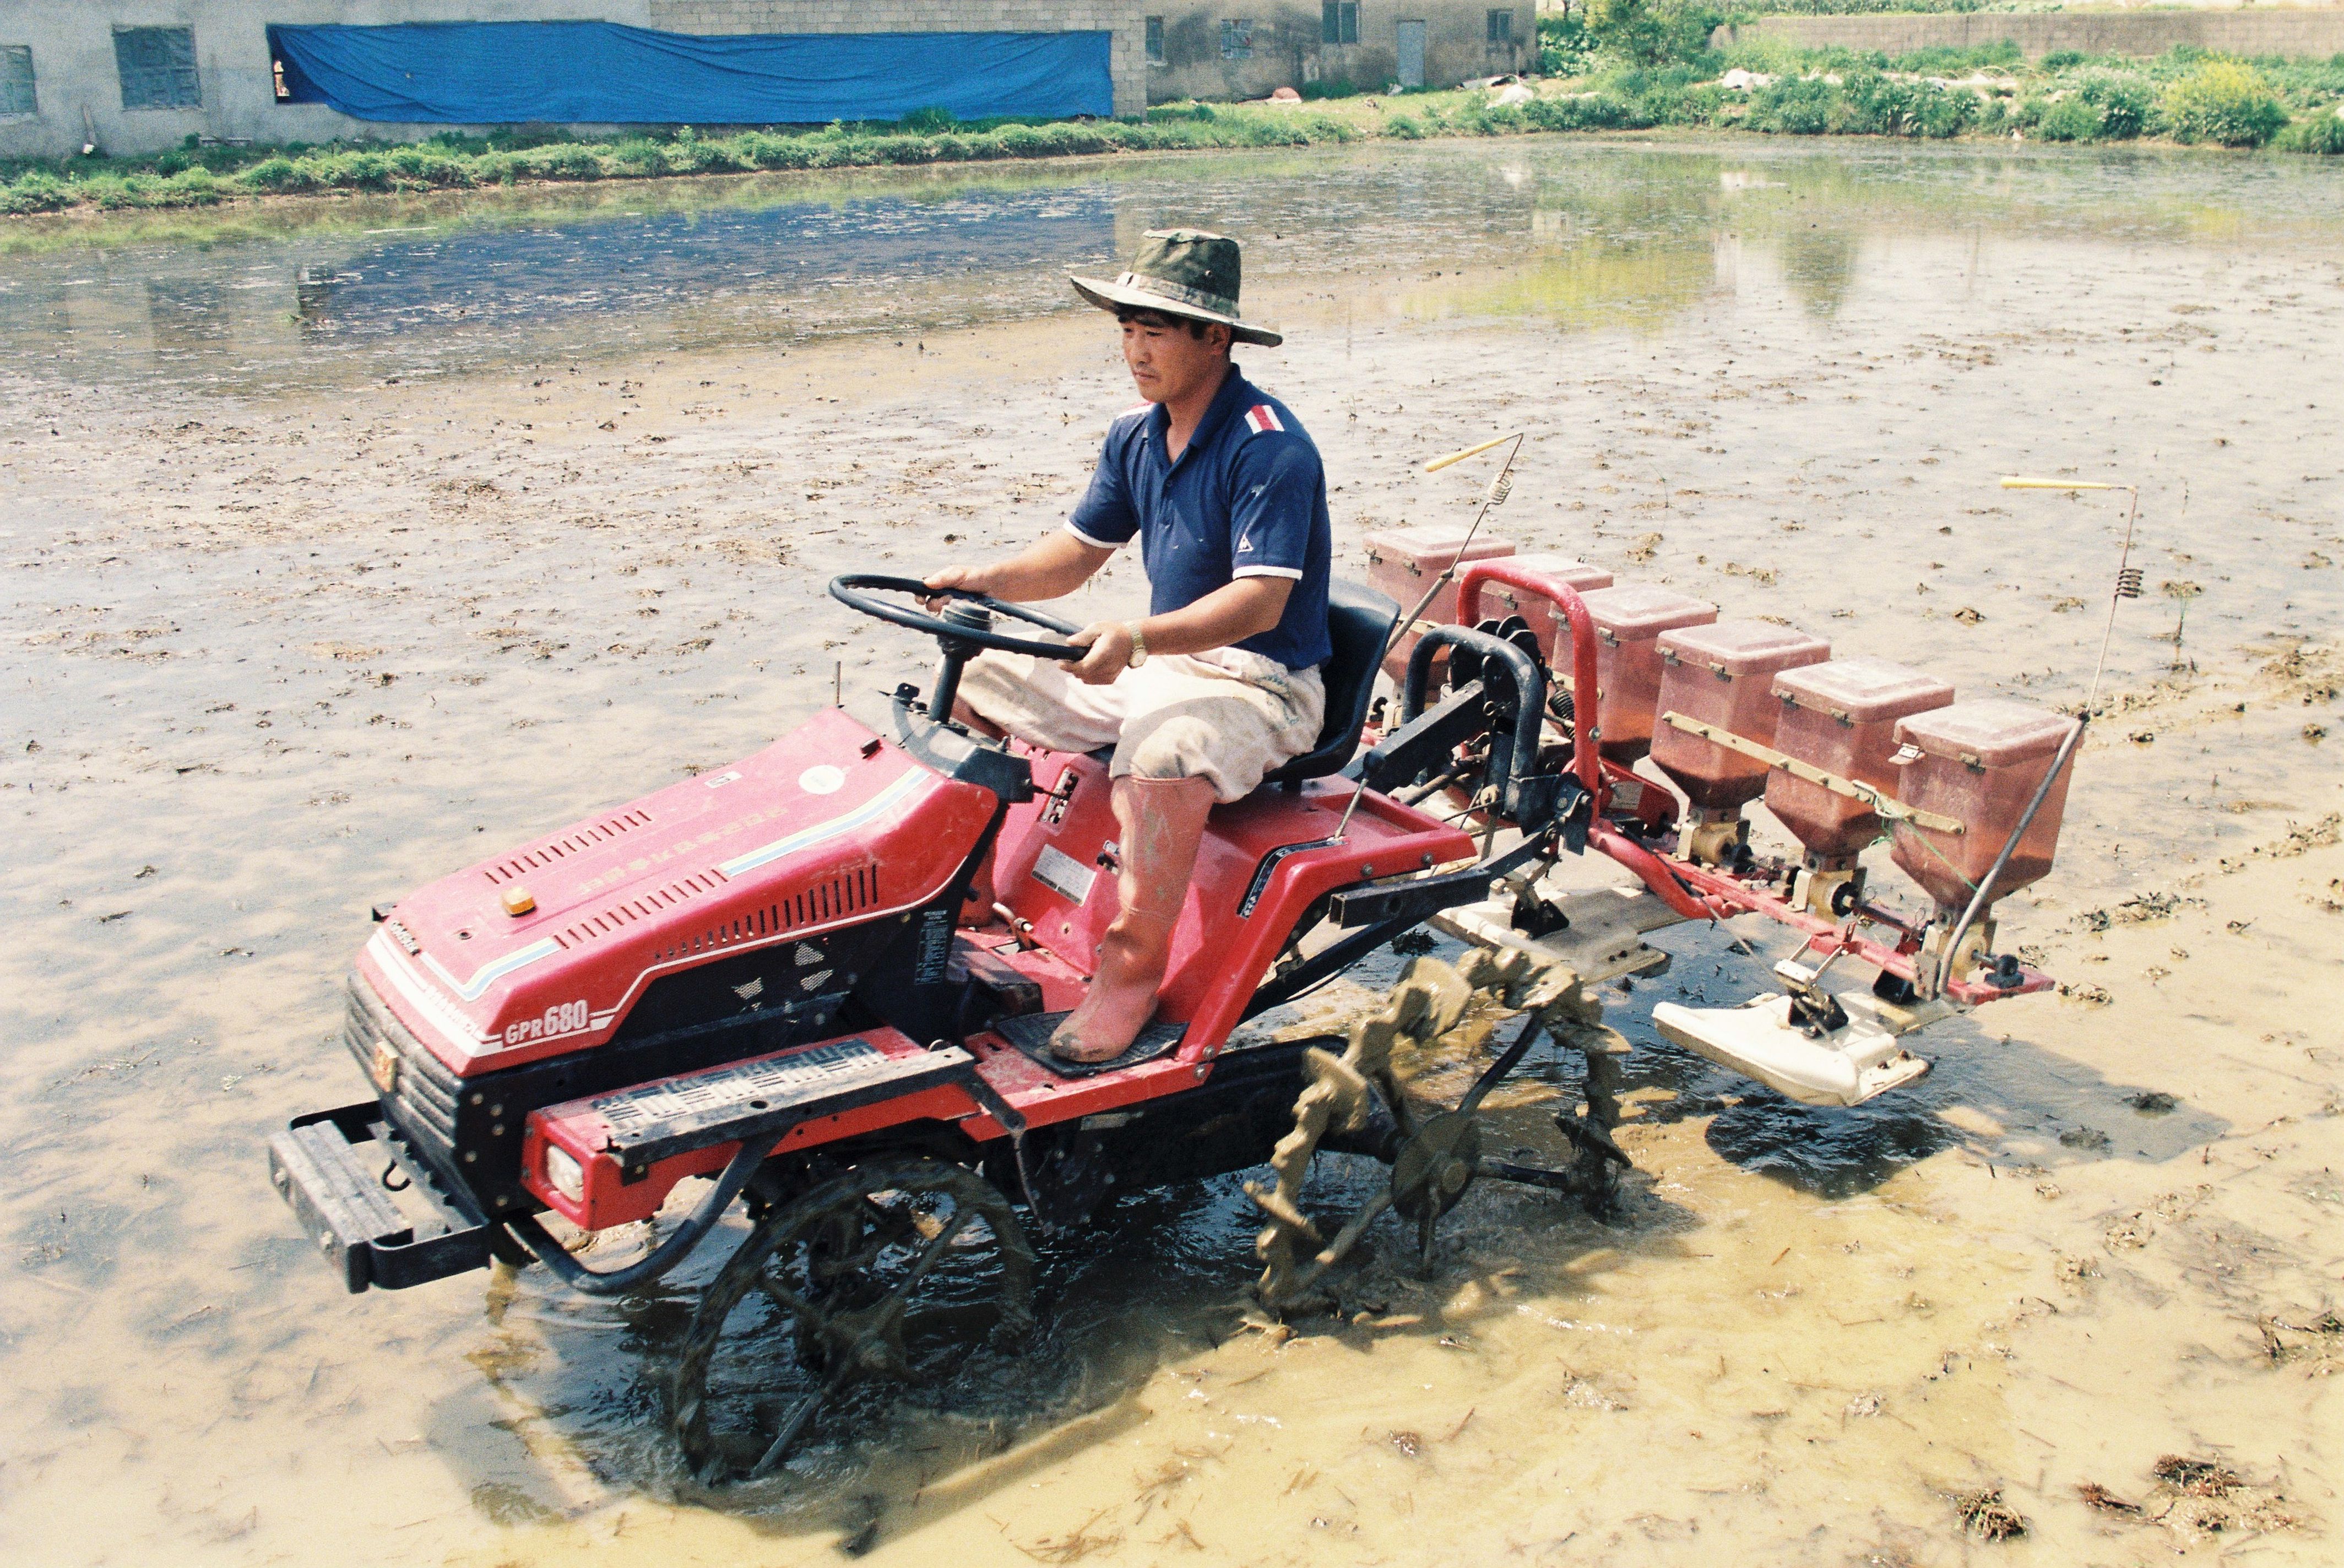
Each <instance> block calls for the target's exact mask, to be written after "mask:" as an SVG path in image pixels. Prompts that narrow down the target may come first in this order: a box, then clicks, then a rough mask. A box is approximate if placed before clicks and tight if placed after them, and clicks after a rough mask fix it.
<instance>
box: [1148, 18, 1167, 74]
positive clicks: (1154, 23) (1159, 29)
mask: <svg viewBox="0 0 2344 1568" xmlns="http://www.w3.org/2000/svg"><path fill="white" fill-rule="evenodd" d="M1147 63H1148V64H1149V65H1151V66H1160V65H1162V64H1163V63H1164V18H1163V17H1161V16H1150V17H1149V18H1148V19H1147Z"/></svg>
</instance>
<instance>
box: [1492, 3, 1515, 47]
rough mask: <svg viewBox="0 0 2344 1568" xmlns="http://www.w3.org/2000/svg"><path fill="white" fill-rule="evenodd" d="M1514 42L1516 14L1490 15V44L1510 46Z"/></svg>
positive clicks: (1499, 13)
mask: <svg viewBox="0 0 2344 1568" xmlns="http://www.w3.org/2000/svg"><path fill="white" fill-rule="evenodd" d="M1513 41H1514V14H1513V13H1512V12H1511V11H1492V12H1490V42H1491V43H1492V44H1510V43H1512V42H1513Z"/></svg>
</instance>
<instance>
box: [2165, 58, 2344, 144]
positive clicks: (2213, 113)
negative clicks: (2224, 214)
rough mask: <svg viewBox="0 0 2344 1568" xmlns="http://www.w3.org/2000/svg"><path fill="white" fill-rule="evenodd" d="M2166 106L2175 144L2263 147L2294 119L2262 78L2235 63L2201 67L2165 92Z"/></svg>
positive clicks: (2226, 62)
mask: <svg viewBox="0 0 2344 1568" xmlns="http://www.w3.org/2000/svg"><path fill="white" fill-rule="evenodd" d="M2164 109H2165V123H2166V125H2167V126H2168V127H2169V128H2170V129H2171V130H2172V132H2173V136H2174V139H2175V140H2177V141H2185V142H2219V143H2221V145H2222V146H2224V147H2261V146H2262V145H2263V144H2264V143H2266V142H2268V141H2269V140H2270V139H2271V138H2272V137H2276V136H2278V133H2279V132H2281V131H2282V130H2285V129H2286V128H2287V126H2288V119H2289V117H2290V116H2288V112H2287V106H2286V105H2285V104H2282V103H2280V102H2279V101H2278V94H2277V93H2275V92H2273V91H2272V90H2271V85H2270V83H2269V82H2268V81H2267V80H2265V79H2264V77H2263V75H2262V73H2261V72H2259V71H2258V70H2256V69H2255V68H2254V67H2253V66H2246V65H2241V64H2239V63H2238V61H2236V60H2208V61H2207V62H2206V63H2205V64H2204V65H2202V66H2198V67H2197V69H2196V70H2194V71H2192V72H2190V73H2189V74H2188V75H2187V76H2184V77H2182V78H2181V80H2179V81H2177V82H2176V83H2174V84H2173V85H2172V86H2169V87H2167V88H2166V90H2165V103H2164ZM2330 117H2331V118H2332V117H2333V116H2330Z"/></svg>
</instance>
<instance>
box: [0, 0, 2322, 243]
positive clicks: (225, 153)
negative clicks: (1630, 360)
mask: <svg viewBox="0 0 2344 1568" xmlns="http://www.w3.org/2000/svg"><path fill="white" fill-rule="evenodd" d="M1849 3H1850V4H1851V5H1855V4H1856V0H1849ZM1717 20H1718V15H1717V14H1716V13H1715V12H1713V11H1711V10H1709V9H1708V8H1706V7H1705V6H1702V5H1697V4H1692V3H1691V0H1585V3H1584V4H1583V5H1580V6H1576V7H1574V8H1573V9H1572V10H1571V11H1569V12H1565V13H1562V14H1560V15H1547V16H1543V17H1541V18H1540V21H1539V46H1540V52H1541V62H1542V65H1543V67H1544V69H1545V70H1546V72H1547V73H1548V75H1549V76H1550V77H1561V78H1562V79H1561V80H1550V81H1548V82H1546V83H1544V84H1542V85H1541V89H1540V92H1539V96H1537V97H1536V98H1535V99H1533V100H1532V101H1531V102H1530V103H1527V104H1521V105H1508V106H1499V105H1495V104H1493V103H1492V102H1491V101H1490V98H1489V97H1488V96H1486V95H1483V94H1480V93H1477V92H1430V93H1414V92H1411V93H1409V94H1408V95H1407V96H1406V97H1405V99H1404V100H1402V101H1400V102H1393V101H1391V100H1390V99H1389V96H1388V95H1383V94H1377V93H1372V92H1363V91H1362V90H1360V89H1359V88H1358V87H1357V86H1354V85H1353V84H1351V83H1349V82H1318V83H1311V84H1309V85H1308V86H1306V87H1305V88H1304V89H1303V91H1304V93H1305V94H1306V96H1308V97H1309V98H1311V99H1313V100H1315V101H1314V102H1313V103H1312V104H1311V106H1309V107H1308V108H1303V107H1298V106H1283V107H1273V106H1262V105H1250V104H1246V105H1212V104H1202V103H1192V104H1170V105H1163V106H1158V107H1157V108H1156V109H1155V110H1153V111H1152V112H1151V113H1150V114H1149V116H1148V117H1147V119H1146V120H1144V121H1139V120H1101V121H1056V122H1046V123H1039V124H1035V123H1027V122H1023V121H1015V120H990V121H970V122H966V123H962V122H958V121H955V119H954V117H953V116H952V115H951V114H950V113H949V112H948V111H946V110H944V109H940V108H929V109H921V110H917V111H914V113H913V114H911V115H908V116H905V117H904V119H903V120H902V121H901V122H899V123H896V124H892V125H874V124H861V125H857V124H844V123H842V124H837V125H832V126H823V127H820V128H814V129H787V128H781V129H765V130H748V131H739V132H735V133H733V134H731V135H727V136H702V135H700V134H698V133H697V132H695V131H694V130H693V129H692V127H690V126H682V127H680V128H676V129H673V130H667V129H657V130H649V129H647V130H644V131H641V132H635V133H631V134H628V135H625V136H621V137H611V138H607V139H600V140H570V139H565V138H564V137H561V135H560V134H559V133H551V132H538V133H510V134H505V133H500V134H498V135H492V136H488V137H466V136H459V135H455V134H453V133H446V134H442V135H440V136H437V137H432V138H431V139H430V140H429V141H427V142H420V143H416V144H412V145H405V146H388V145H375V144H349V143H333V144H329V145H326V146H322V147H305V146H300V145H295V146H290V147H216V146H213V147H207V146H203V145H200V144H198V143H197V141H196V139H195V138H193V137H190V138H188V143H187V145H186V146H184V147H177V148H174V149H172V150H171V151H169V152H166V153H163V154H160V155H158V156H156V157H146V158H96V157H93V158H74V159H68V160H63V161H50V162H43V161H38V160H29V159H17V160H0V214H14V213H39V212H57V211H63V210H66V209H69V208H79V209H91V208H95V209H99V210H118V209H125V208H149V207H151V208H180V207H210V206H215V205H217V204H218V203H220V202H222V201H226V200H229V199H232V198H237V197H261V196H271V195H302V194H317V195H324V194H348V193H359V192H368V193H373V192H385V193H399V192H416V191H429V190H449V189H470V188H479V187H500V186H513V185H520V184H532V185H534V184H543V183H561V182H579V181H596V180H629V179H652V178H657V177H662V176H667V175H704V174H740V173H749V172H756V171H766V170H790V169H838V168H864V167H874V168H876V167H892V166H902V165H922V164H939V163H973V162H983V161H993V160H1018V159H1031V158H1050V157H1075V156H1082V155H1097V154H1109V153H1127V152H1154V151H1167V150H1181V149H1234V148H1250V147H1309V146H1313V145H1318V144H1322V143H1328V142H1349V141H1354V140H1359V139H1361V138H1368V137H1390V138H1394V139H1398V140H1403V141H1408V140H1416V139H1419V138H1421V137H1458V136H1508V135H1514V134H1519V133H1522V132H1528V131H1591V130H1592V131H1613V130H1640V129H1647V128H1651V127H1655V126H1701V127H1708V128H1713V129H1719V130H1742V131H1755V132H1763V133H1768V134H1773V135H1781V136H1825V135H1830V136H1879V137H1925V138H1934V139H1944V138H1947V137H1961V136H1993V137H2011V136H2014V135H2016V136H2018V137H2023V138H2028V139H2036V140H2042V141H2052V142H2075V143H2093V142H2119V141H2130V140H2134V139H2136V138H2139V137H2168V138H2170V139H2172V140H2175V141H2180V142H2197V143H2203V144H2208V145H2212V146H2218V147H2269V146H2276V147H2278V148H2279V149H2281V150H2284V151H2287V152H2293V153H2309V154H2319V155H2326V156H2331V157H2333V156H2344V119H2339V112H2338V111H2339V104H2344V56H2337V57H2336V58H2334V59H2332V60H2325V61H2318V60H2256V61H2239V60H2229V59H2222V58H2215V57H2210V56H2207V55H2206V54H2205V53H2204V52H2203V51H2202V50H2194V49H2176V50H2174V51H2172V52H2171V53H2170V54H2168V55H2165V56H2158V57H2157V58H2156V59H2148V60H2140V59H2127V58H2119V57H2115V56H2107V57H2101V58H2086V57H2084V56H2078V55H2073V54H2067V55H2054V56H2048V57H2046V58H2045V59H2043V60H2040V61H2036V62H2032V63H2030V62H2028V61H2027V60H2026V59H2025V58H2024V57H2023V56H2021V55H2020V54H2019V52H2018V51H2017V50H2016V48H2015V47H2014V46H2011V45H2009V44H2007V43H2003V44H1996V45H1992V46H1986V47H1983V48H1977V49H1948V48H1938V49H1925V50H1921V51H1917V52H1915V53H1912V54H1908V55H1903V56H1894V57H1891V56H1884V55H1878V54H1869V55H1867V54H1858V53H1855V52H1853V51H1850V50H1845V49H1797V48H1792V47H1790V46H1785V45H1783V44H1781V43H1779V42H1756V43H1750V44H1743V45H1737V46H1733V47H1732V48H1728V49H1723V50H1716V49H1712V48H1711V47H1709V43H1708V39H1709V35H1710V33H1711V29H1712V27H1713V24H1714V23H1715V22H1716V21H1717ZM1737 70H1738V71H1741V72H1745V73H1750V74H1751V76H1753V77H1755V78H1756V79H1754V80H1752V79H1747V78H1744V77H1736V78H1734V79H1735V82H1736V85H1735V86H1730V87H1729V86H1725V85H1724V83H1723V80H1721V78H1723V77H1724V76H1726V75H1727V74H1728V73H1729V72H1733V71H1737Z"/></svg>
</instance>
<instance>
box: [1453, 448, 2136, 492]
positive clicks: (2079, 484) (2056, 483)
mask: <svg viewBox="0 0 2344 1568" xmlns="http://www.w3.org/2000/svg"><path fill="white" fill-rule="evenodd" d="M1457 455H1458V456H1460V457H1462V456H1464V455H1465V454H1464V453H1462V452H1460V453H1458V454H1457ZM2002 488H2003V489H2005V490H2130V489H2132V486H2130V485H2128V484H2109V483H2107V482H2106V481H2101V480H2090V479H2029V478H2027V477H2026V475H2024V474H2015V473H2006V474H2005V475H2003V476H2002Z"/></svg>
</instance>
